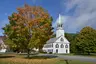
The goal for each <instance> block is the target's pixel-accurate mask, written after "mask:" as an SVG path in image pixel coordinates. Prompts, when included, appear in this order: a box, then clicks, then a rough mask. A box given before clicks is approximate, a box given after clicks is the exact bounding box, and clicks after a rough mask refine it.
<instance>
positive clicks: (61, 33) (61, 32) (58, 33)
mask: <svg viewBox="0 0 96 64" xmlns="http://www.w3.org/2000/svg"><path fill="white" fill-rule="evenodd" d="M61 19H62V17H61V15H60V14H59V17H58V21H57V30H56V37H57V38H58V37H60V36H64V30H63V23H62V20H61Z"/></svg>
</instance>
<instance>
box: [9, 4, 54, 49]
mask: <svg viewBox="0 0 96 64" xmlns="http://www.w3.org/2000/svg"><path fill="white" fill-rule="evenodd" d="M17 11H18V12H16V13H13V14H12V15H11V16H9V17H8V18H9V21H10V22H9V23H10V26H11V30H12V31H13V33H14V34H15V35H16V37H14V38H21V39H23V38H24V40H25V41H26V42H27V43H28V45H29V44H30V41H31V39H32V38H33V39H34V40H32V42H33V41H35V42H38V44H40V46H41V44H42V46H43V45H44V44H45V43H46V41H47V40H48V39H49V38H50V37H51V36H52V34H53V32H52V25H51V22H52V17H51V16H50V15H49V13H48V12H47V11H46V10H45V9H43V8H42V7H40V6H29V5H25V6H24V7H19V8H17ZM32 35H33V36H32ZM12 36H14V35H12ZM34 36H35V37H34ZM37 36H38V38H37ZM24 40H22V41H23V44H25V45H26V42H25V41H24ZM37 40H39V41H37ZM16 41H19V40H16ZM20 41H21V40H20ZM20 41H19V42H20ZM32 42H31V43H32ZM21 44H22V43H21ZM32 45H33V44H32ZM26 47H27V46H26ZM27 48H28V47H27Z"/></svg>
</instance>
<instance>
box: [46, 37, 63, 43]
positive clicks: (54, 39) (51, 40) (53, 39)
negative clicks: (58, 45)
mask: <svg viewBox="0 0 96 64" xmlns="http://www.w3.org/2000/svg"><path fill="white" fill-rule="evenodd" d="M60 37H61V36H60ZM60 37H58V38H51V39H49V40H48V41H47V44H49V43H54V42H55V41H56V40H57V39H59V38H60Z"/></svg>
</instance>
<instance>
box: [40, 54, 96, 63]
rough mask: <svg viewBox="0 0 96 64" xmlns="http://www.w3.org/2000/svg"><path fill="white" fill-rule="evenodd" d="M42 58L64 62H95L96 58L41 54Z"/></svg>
mask: <svg viewBox="0 0 96 64" xmlns="http://www.w3.org/2000/svg"><path fill="white" fill-rule="evenodd" d="M40 56H48V57H52V58H54V57H55V58H59V59H64V60H79V61H86V62H95V63H96V58H93V57H86V56H68V55H54V54H41V55H40Z"/></svg>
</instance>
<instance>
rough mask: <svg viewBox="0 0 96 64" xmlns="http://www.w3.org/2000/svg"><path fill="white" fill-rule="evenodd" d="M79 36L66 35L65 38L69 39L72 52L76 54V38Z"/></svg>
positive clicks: (75, 34)
mask: <svg viewBox="0 0 96 64" xmlns="http://www.w3.org/2000/svg"><path fill="white" fill-rule="evenodd" d="M77 35H78V34H77V33H65V37H66V38H67V39H68V41H69V42H70V52H71V53H74V52H75V48H74V47H75V41H74V40H75V38H76V36H77Z"/></svg>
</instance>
